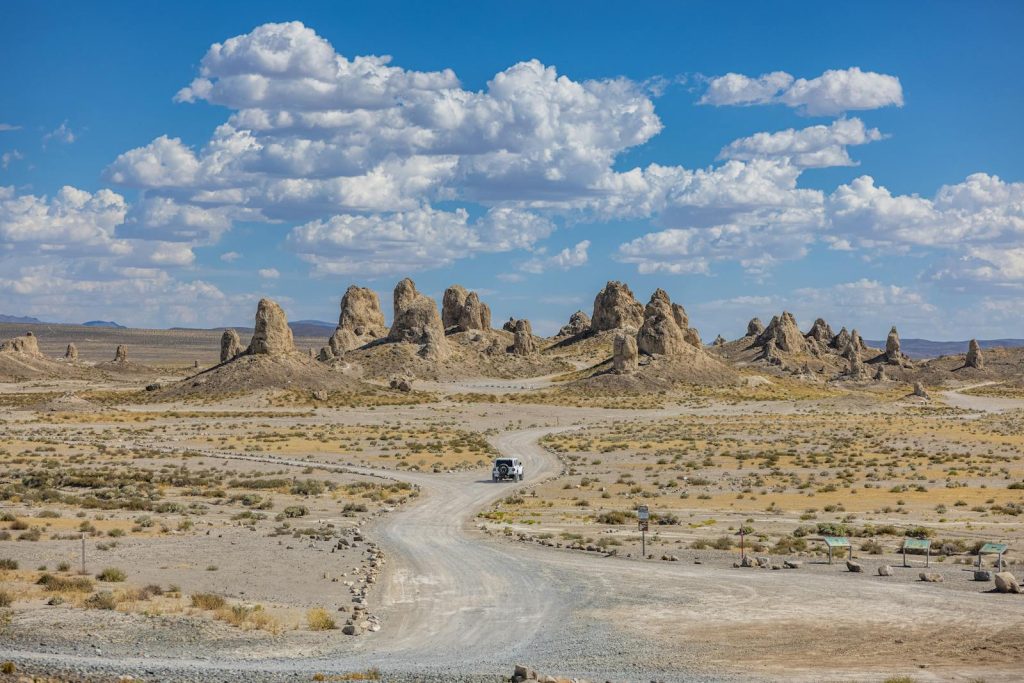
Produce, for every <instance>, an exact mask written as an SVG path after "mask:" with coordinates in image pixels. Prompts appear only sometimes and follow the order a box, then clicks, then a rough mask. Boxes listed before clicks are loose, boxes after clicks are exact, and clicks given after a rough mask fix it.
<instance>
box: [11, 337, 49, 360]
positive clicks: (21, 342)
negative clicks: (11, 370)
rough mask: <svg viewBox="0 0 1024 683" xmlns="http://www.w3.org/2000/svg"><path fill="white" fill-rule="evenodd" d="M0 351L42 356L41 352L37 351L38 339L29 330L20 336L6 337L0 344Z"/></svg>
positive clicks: (36, 356) (35, 356)
mask: <svg viewBox="0 0 1024 683" xmlns="http://www.w3.org/2000/svg"><path fill="white" fill-rule="evenodd" d="M0 351H3V352H4V353H19V354H21V355H23V356H32V357H34V358H42V357H43V354H42V353H41V352H40V351H39V340H38V339H37V338H36V336H35V335H34V334H32V333H31V332H26V333H25V334H23V335H21V336H20V337H13V338H11V339H8V340H7V341H5V342H4V343H3V344H0Z"/></svg>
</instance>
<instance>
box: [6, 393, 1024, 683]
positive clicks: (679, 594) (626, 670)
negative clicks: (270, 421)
mask: <svg viewBox="0 0 1024 683" xmlns="http://www.w3.org/2000/svg"><path fill="white" fill-rule="evenodd" d="M979 403H980V402H979ZM999 407H1000V408H1004V407H1005V406H1003V405H1000V406H999ZM559 429H561V430H564V429H571V427H562V428H552V427H543V428H533V429H527V430H521V431H513V432H506V433H503V434H500V435H498V436H496V437H494V439H493V440H492V442H493V444H494V445H495V447H496V448H497V449H498V450H499V451H500V452H501V453H503V454H505V455H515V456H517V457H519V458H521V459H522V460H523V461H524V465H525V467H526V471H527V477H526V481H525V482H524V485H527V486H529V485H531V484H534V483H537V482H539V481H541V480H543V479H544V478H546V477H549V476H554V475H557V474H558V473H559V472H560V470H561V464H560V463H559V462H558V460H557V459H556V458H555V457H554V456H553V455H551V454H550V453H548V452H547V451H546V450H544V449H543V448H542V447H541V446H540V445H539V444H538V439H540V438H541V437H542V436H544V435H546V434H548V433H551V432H553V431H559ZM211 455H216V456H217V457H221V458H234V459H250V460H261V461H268V462H273V463H276V464H281V465H286V466H295V467H303V468H305V467H308V466H309V465H310V461H308V460H287V459H281V458H274V457H267V458H263V457H259V456H243V455H239V454H233V453H232V454H229V453H221V452H217V453H211ZM338 469H342V470H348V471H353V472H359V473H364V474H375V475H383V476H386V477H388V478H393V479H398V480H404V481H409V482H411V483H414V484H417V485H418V486H420V488H421V496H420V497H419V498H418V500H417V501H415V502H412V503H410V504H408V505H406V506H403V507H402V508H400V509H398V510H397V511H395V512H393V513H391V514H390V515H387V516H385V517H384V518H382V519H381V520H380V521H379V522H376V523H375V526H374V527H372V528H371V529H370V535H371V537H372V538H373V540H375V541H376V542H377V543H378V544H379V545H380V546H381V547H382V548H383V549H384V550H385V551H386V553H387V556H388V564H387V566H386V570H385V571H384V573H382V575H381V576H380V578H379V580H378V583H377V589H376V590H375V591H374V593H373V594H372V598H371V600H372V603H371V604H372V605H373V607H374V610H375V612H376V613H377V614H378V615H379V616H380V617H381V619H382V623H383V629H382V630H381V631H380V632H378V633H374V634H367V635H365V636H362V637H359V638H351V639H348V640H346V641H345V642H344V645H343V646H342V647H343V648H344V649H342V648H339V650H338V651H336V652H334V653H332V654H330V655H327V656H323V657H316V658H301V659H299V658H296V659H289V658H284V657H274V656H270V657H268V658H266V659H230V658H216V659H211V658H209V657H203V656H201V655H199V654H197V656H196V658H195V659H166V658H159V657H150V658H110V657H86V656H80V655H61V654H49V653H35V652H26V651H4V649H3V648H0V658H3V659H12V660H14V661H15V662H21V663H25V664H30V665H31V664H36V665H48V666H55V667H68V668H73V669H76V670H90V671H97V672H105V673H117V674H121V673H128V674H135V675H139V676H143V677H144V678H145V679H146V680H153V679H154V677H155V678H157V679H159V680H179V679H190V680H191V679H193V678H195V677H199V678H201V679H202V680H208V678H207V677H208V676H213V677H215V678H217V679H218V680H229V679H230V680H258V679H260V678H267V679H279V678H283V677H286V676H291V677H294V676H295V675H299V676H304V675H305V674H309V675H312V674H313V673H317V672H323V673H325V674H328V675H330V674H331V673H332V672H334V673H342V672H346V671H353V670H359V669H363V668H367V667H371V666H376V667H379V668H380V669H381V670H382V671H383V672H384V673H385V674H386V675H388V674H392V675H395V674H397V675H400V676H405V675H425V674H429V675H435V676H438V677H445V678H451V677H462V676H471V675H481V674H491V675H495V674H506V675H507V674H508V673H509V672H510V671H511V667H512V664H513V663H517V662H522V663H527V664H529V665H531V666H533V667H535V668H537V669H538V670H541V671H544V672H552V673H557V674H559V675H583V676H590V677H593V678H600V679H601V680H606V679H607V680H650V677H651V676H657V677H658V678H659V680H679V681H697V680H720V681H725V680H734V678H733V676H734V674H735V669H734V668H733V666H732V665H731V664H732V663H733V662H730V661H729V659H731V658H729V657H722V652H721V649H720V648H714V647H710V648H709V646H708V645H706V644H701V642H700V641H701V639H700V638H689V637H688V636H687V634H688V633H690V634H696V633H698V632H699V631H700V629H701V628H703V627H704V626H708V627H712V626H713V627H714V628H716V629H720V628H728V627H730V626H732V627H736V628H743V627H747V626H750V625H751V624H761V625H763V627H764V629H765V633H766V635H765V636H764V637H765V638H766V639H767V640H771V639H772V638H778V637H783V636H784V634H781V633H776V631H779V630H780V629H777V628H775V627H774V624H782V623H789V622H790V621H792V620H797V621H800V620H806V621H807V622H808V623H811V624H813V623H814V620H815V619H819V620H820V619H822V618H824V617H825V615H827V614H832V615H842V616H841V618H840V621H843V622H848V623H852V624H857V625H859V626H861V627H864V628H883V629H896V630H897V632H898V631H899V630H902V629H911V628H914V627H916V626H917V625H920V624H936V623H938V624H941V623H943V622H944V621H945V622H948V621H949V619H950V615H951V612H950V609H951V597H952V596H951V593H950V592H949V591H946V590H943V589H941V588H940V587H936V586H932V585H927V584H917V585H908V584H906V583H902V584H900V583H885V582H883V581H871V580H864V579H863V578H861V577H860V575H857V577H858V579H859V580H853V581H851V580H850V579H849V576H851V575H845V574H840V575H837V574H835V573H820V572H800V571H796V572H787V571H783V572H758V571H738V570H737V571H734V570H731V569H729V570H726V569H724V568H723V567H712V566H708V565H701V566H695V565H690V564H684V563H681V562H680V563H662V562H657V561H655V562H638V561H634V560H627V559H624V558H613V557H601V556H594V555H593V554H583V553H579V552H574V551H567V550H556V549H549V548H543V547H540V546H537V545H534V544H520V543H510V542H508V541H506V540H503V539H493V538H489V537H487V536H485V535H483V534H481V533H480V532H479V531H476V530H475V529H474V524H473V519H474V516H475V515H476V513H477V512H478V511H479V510H481V509H482V508H484V507H486V506H487V505H488V504H490V503H492V502H494V501H495V500H497V499H498V498H501V497H504V496H506V495H508V494H509V493H510V492H512V491H513V490H515V489H516V488H518V487H519V486H520V485H517V484H494V483H492V482H491V481H490V478H489V477H488V476H486V475H487V473H486V472H483V471H475V472H459V473H451V474H443V475H438V474H428V473H411V472H390V471H389V472H381V471H380V470H373V469H365V468H359V467H347V466H344V467H339V468H338ZM970 598H971V599H969V600H962V599H961V600H957V604H956V608H955V616H956V619H957V621H963V622H965V623H972V622H973V623H977V624H982V623H990V622H991V621H992V619H993V616H997V618H998V615H1001V614H1004V613H1005V614H1006V615H1007V616H1009V615H1010V613H1011V611H1012V612H1016V611H1017V610H1013V608H1012V607H1010V606H1009V605H1007V604H1006V602H1005V598H1004V597H1003V596H994V595H989V594H970ZM872 625H874V626H872ZM847 664H848V666H849V667H850V671H849V672H841V671H839V670H835V669H832V670H830V674H831V675H833V676H840V675H842V677H843V678H844V679H846V680H856V679H862V680H875V679H877V677H878V675H877V672H875V673H873V674H865V673H864V672H863V670H862V669H861V667H863V666H865V665H866V663H865V662H863V661H860V662H858V661H849V662H847ZM758 676H759V677H760V679H761V680H820V672H817V671H815V670H813V669H807V668H804V667H802V666H801V665H800V664H799V663H793V664H792V665H791V666H785V667H783V669H782V670H777V671H775V672H772V671H770V670H765V669H761V670H760V671H759V672H758ZM736 679H737V680H738V679H739V677H738V676H737V678H736ZM742 679H743V680H751V679H750V673H749V672H748V673H747V674H744V675H743V677H742ZM922 680H925V679H922ZM935 680H940V679H935Z"/></svg>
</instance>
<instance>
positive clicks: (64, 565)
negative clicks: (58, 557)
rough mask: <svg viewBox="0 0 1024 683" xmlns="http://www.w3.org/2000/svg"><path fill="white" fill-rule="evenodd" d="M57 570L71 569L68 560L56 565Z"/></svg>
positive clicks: (65, 570)
mask: <svg viewBox="0 0 1024 683" xmlns="http://www.w3.org/2000/svg"><path fill="white" fill-rule="evenodd" d="M57 571H59V572H67V571H71V563H70V562H61V563H60V564H58V565H57Z"/></svg>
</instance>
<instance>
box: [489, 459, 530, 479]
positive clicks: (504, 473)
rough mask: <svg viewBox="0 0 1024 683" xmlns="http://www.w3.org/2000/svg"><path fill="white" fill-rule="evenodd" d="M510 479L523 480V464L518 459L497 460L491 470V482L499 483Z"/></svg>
mask: <svg viewBox="0 0 1024 683" xmlns="http://www.w3.org/2000/svg"><path fill="white" fill-rule="evenodd" d="M503 479H511V480H512V481H522V480H523V462H522V460H520V459H519V458H498V459H497V460H495V461H494V467H492V468H491V480H492V481H501V480H503Z"/></svg>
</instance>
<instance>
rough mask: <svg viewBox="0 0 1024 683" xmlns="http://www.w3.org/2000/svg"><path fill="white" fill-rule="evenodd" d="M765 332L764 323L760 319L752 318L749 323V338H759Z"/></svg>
mask: <svg viewBox="0 0 1024 683" xmlns="http://www.w3.org/2000/svg"><path fill="white" fill-rule="evenodd" d="M762 332H764V323H762V322H761V319H760V318H751V319H750V322H749V323H747V336H748V337H757V336H759V335H760V334H761V333H762Z"/></svg>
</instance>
